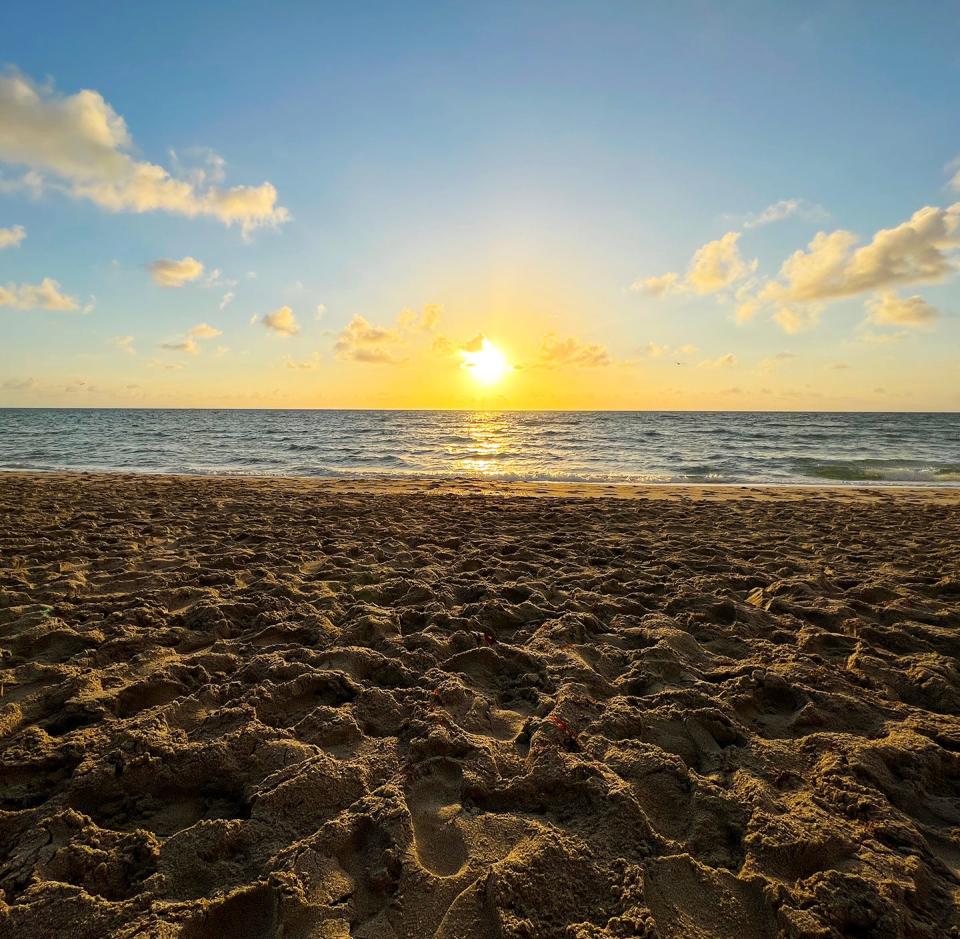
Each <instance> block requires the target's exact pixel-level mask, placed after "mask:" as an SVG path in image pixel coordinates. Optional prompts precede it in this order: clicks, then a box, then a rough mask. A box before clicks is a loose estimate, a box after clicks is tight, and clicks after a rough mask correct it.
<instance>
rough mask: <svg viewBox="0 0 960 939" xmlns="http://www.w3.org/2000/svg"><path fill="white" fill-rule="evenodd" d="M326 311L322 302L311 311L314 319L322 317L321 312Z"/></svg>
mask: <svg viewBox="0 0 960 939" xmlns="http://www.w3.org/2000/svg"><path fill="white" fill-rule="evenodd" d="M326 312H327V306H326V304H324V303H318V304H317V308H316V310H315V311H314V313H313V318H314V319H315V320H320V319H323V314H324V313H326Z"/></svg>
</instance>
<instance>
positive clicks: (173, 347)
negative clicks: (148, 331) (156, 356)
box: [160, 336, 200, 355]
mask: <svg viewBox="0 0 960 939" xmlns="http://www.w3.org/2000/svg"><path fill="white" fill-rule="evenodd" d="M160 348H161V349H166V350H167V351H168V352H186V353H188V354H190V355H198V354H199V352H200V347H199V346H198V345H197V342H196V340H195V339H191V338H190V337H189V336H187V338H186V339H174V340H171V341H170V342H161V343H160Z"/></svg>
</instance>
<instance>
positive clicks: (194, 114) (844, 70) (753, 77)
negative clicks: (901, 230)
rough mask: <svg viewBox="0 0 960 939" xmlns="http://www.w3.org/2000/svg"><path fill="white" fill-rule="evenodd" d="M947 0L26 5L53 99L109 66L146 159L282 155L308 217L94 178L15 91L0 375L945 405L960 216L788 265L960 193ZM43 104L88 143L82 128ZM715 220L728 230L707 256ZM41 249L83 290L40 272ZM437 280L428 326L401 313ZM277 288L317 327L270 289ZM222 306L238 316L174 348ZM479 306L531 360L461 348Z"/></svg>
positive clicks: (959, 395)
mask: <svg viewBox="0 0 960 939" xmlns="http://www.w3.org/2000/svg"><path fill="white" fill-rule="evenodd" d="M956 13H957V10H956V6H955V5H954V4H946V3H944V4H937V3H928V4H924V5H922V6H916V5H909V7H908V5H904V4H894V3H889V4H888V3H869V4H868V3H823V4H803V5H799V4H796V5H793V4H791V5H788V4H781V3H737V4H724V5H720V4H708V3H671V4H637V3H597V2H592V3H589V4H586V3H564V2H559V3H558V2H551V3H513V4H506V3H490V4H483V5H479V4H468V3H429V4H427V3H420V4H417V3H410V4H396V3H390V4H386V3H361V4H351V5H333V4H316V3H284V4H282V5H271V4H265V3H231V4H217V3H206V4H186V3H167V4H164V5H163V6H162V7H161V8H147V7H146V6H145V5H142V4H123V3H109V4H108V3H100V4H97V3H92V4H76V3H58V4H51V3H31V4H26V3H8V4H5V5H4V9H3V11H2V12H0V36H2V37H3V38H2V40H0V61H2V62H3V63H4V64H5V65H6V66H7V67H8V71H7V72H6V73H5V74H6V78H7V81H8V82H10V81H12V80H13V79H12V78H11V76H17V77H18V78H19V80H21V81H24V82H28V83H29V87H31V88H33V89H34V90H35V91H36V94H37V99H38V102H39V103H38V104H37V105H36V107H37V108H38V109H39V108H44V107H48V110H49V107H52V106H53V105H51V102H53V103H54V104H55V103H56V102H63V101H64V100H67V99H69V98H70V97H71V96H74V95H77V93H78V92H81V91H82V90H84V89H88V90H91V91H93V92H96V94H97V95H98V96H99V98H100V99H101V100H102V102H103V103H104V105H105V106H106V107H109V109H111V112H112V113H113V114H115V115H118V116H119V117H121V118H122V120H123V122H124V124H125V127H126V131H127V133H128V138H127V140H126V141H125V142H123V143H122V144H121V145H118V147H117V150H118V152H122V153H123V154H126V158H127V162H126V163H125V164H124V165H125V166H135V165H139V164H141V163H142V164H151V165H153V166H161V167H163V168H164V170H166V171H167V172H169V173H170V175H171V178H181V179H183V178H186V179H197V178H198V177H196V176H195V175H194V176H191V175H190V174H191V172H192V171H196V170H197V169H198V168H202V169H203V170H204V171H205V173H206V174H207V175H206V176H205V177H203V180H202V182H200V183H198V184H197V185H196V187H195V189H196V194H197V195H203V194H204V193H207V192H208V191H210V190H212V189H215V190H222V189H225V188H228V187H232V186H249V187H260V186H261V185H262V184H264V183H267V182H269V184H270V185H271V186H272V187H274V188H275V190H276V198H275V203H274V204H273V210H278V209H280V208H281V207H282V208H284V209H286V210H287V211H288V212H289V218H284V219H281V218H277V217H274V218H273V219H272V220H268V221H263V219H262V218H260V219H258V220H254V222H252V223H250V224H248V226H247V228H248V230H247V232H246V234H245V233H244V231H243V230H242V219H240V218H238V219H236V220H235V221H234V223H233V224H227V223H226V221H227V220H226V219H225V218H224V217H223V216H222V215H220V216H218V215H216V214H210V213H207V211H206V210H205V209H204V210H196V205H199V202H198V201H197V200H196V199H194V201H193V202H192V203H190V205H192V206H194V208H191V209H190V210H189V211H181V210H179V209H177V210H173V209H171V208H169V207H167V208H160V209H156V210H149V211H136V210H135V209H134V206H133V203H132V201H131V200H129V199H128V200H127V202H125V203H124V204H122V205H120V206H119V207H118V206H117V205H115V204H113V205H111V204H108V203H110V202H111V200H113V202H116V200H117V198H118V197H117V196H116V192H117V188H116V187H117V186H118V185H119V183H118V182H117V178H116V176H111V177H110V178H109V180H107V181H106V182H105V183H104V185H109V186H110V187H111V188H110V190H109V194H108V195H102V194H101V195H98V196H97V197H96V198H91V197H90V196H89V195H84V194H82V193H80V192H78V189H77V177H76V176H75V175H73V176H69V175H68V176H64V175H63V172H62V171H61V170H62V165H63V163H62V160H61V163H59V164H57V165H56V166H54V165H53V164H51V162H50V159H51V158H50V157H49V153H50V149H49V147H47V142H45V141H44V140H41V139H40V138H38V142H37V143H36V146H35V148H34V150H32V151H30V152H28V153H26V154H24V153H23V152H22V148H21V150H17V151H16V152H14V148H15V146H16V145H15V144H10V145H8V146H7V149H6V150H5V149H4V144H3V137H2V131H3V123H4V121H7V123H8V130H9V128H10V127H11V126H12V125H13V124H14V123H15V122H16V121H21V120H29V119H30V114H29V113H28V111H24V110H23V109H20V110H17V111H16V113H13V112H10V111H8V112H6V113H5V112H3V111H2V110H0V173H2V176H0V187H2V190H3V191H0V229H2V230H10V231H12V230H14V227H15V226H20V227H22V229H23V230H24V231H25V236H24V237H22V238H20V239H19V240H18V241H16V243H11V244H10V245H9V246H8V247H6V248H3V249H2V250H0V285H7V290H8V293H7V295H6V296H7V298H8V302H7V303H6V305H3V304H2V300H3V296H4V295H3V294H0V324H2V329H3V333H4V347H5V351H4V353H3V359H0V404H5V405H19V404H78V405H79V404H90V405H123V404H133V405H171V406H175V405H178V404H193V405H196V404H201V405H202V404H209V405H211V406H212V405H224V404H235V405H237V406H243V405H248V404H256V405H276V406H285V405H297V406H314V405H315V406H325V405H330V406H350V405H358V406H376V405H396V406H407V405H427V406H430V405H433V406H450V405H472V404H477V403H487V404H490V405H491V406H501V405H504V406H571V407H614V406H623V407H710V406H715V407H758V408H767V407H769V408H792V407H813V408H815V407H824V408H827V407H837V408H877V407H879V408H887V407H889V408H920V409H923V408H948V409H956V408H957V406H958V404H960V382H958V380H957V378H956V375H957V374H958V371H957V366H958V365H960V353H958V351H957V350H958V349H960V341H958V340H960V330H958V327H957V325H956V322H957V319H956V313H957V312H958V311H960V302H958V300H960V297H958V292H957V288H956V282H955V279H954V278H953V277H952V266H953V263H954V259H955V253H954V251H953V247H954V246H953V243H952V242H953V230H952V229H951V230H950V231H949V232H947V233H946V234H944V235H943V236H942V237H941V236H933V235H931V236H930V237H931V238H932V239H933V240H932V241H931V244H932V245H933V246H934V249H935V250H936V251H938V252H939V253H940V254H941V255H942V257H943V258H944V265H945V266H944V267H943V269H939V268H938V269H936V270H934V271H930V270H928V269H925V268H924V269H919V270H915V269H913V268H910V265H911V264H912V263H913V261H915V260H916V257H914V256H908V257H906V258H905V259H903V258H899V257H893V258H892V259H891V258H890V257H888V256H886V255H885V256H884V263H886V262H887V261H889V263H890V265H891V266H890V270H889V271H887V272H886V274H885V273H884V272H876V273H873V274H871V275H870V276H868V277H860V278H859V279H858V276H857V275H856V272H855V271H854V270H853V268H854V267H855V266H856V264H855V263H852V266H850V267H849V269H848V270H847V271H846V274H842V275H838V276H844V277H846V281H845V282H844V283H843V284H838V283H833V284H832V286H827V287H823V285H821V286H820V288H818V290H819V292H816V291H813V290H810V291H807V292H806V294H809V296H807V295H806V294H804V296H803V297H801V292H800V291H799V290H798V289H797V285H796V284H791V283H790V282H789V278H788V277H786V275H784V274H782V273H778V272H780V271H781V265H782V264H783V263H784V261H785V260H786V259H787V258H788V257H789V256H790V255H791V254H792V253H793V252H795V251H798V250H804V251H808V250H809V249H808V248H807V246H808V243H809V242H810V241H811V239H812V238H813V237H814V236H815V234H816V233H817V232H818V231H823V232H826V233H830V232H835V231H848V232H851V233H853V234H854V235H856V236H858V237H859V239H860V241H859V242H858V243H857V245H855V246H854V245H851V247H850V249H849V251H850V253H852V252H853V251H855V250H856V247H860V246H863V245H869V244H871V239H873V238H874V236H875V234H876V233H877V232H878V231H879V230H880V229H895V228H896V227H897V226H900V225H902V224H903V223H906V222H908V220H910V219H911V217H912V216H913V215H914V213H915V212H917V211H918V210H920V209H922V208H923V207H925V206H933V207H938V208H939V209H941V210H943V211H944V212H947V210H948V207H949V206H951V205H953V204H955V203H957V202H958V200H960V194H958V192H957V191H956V190H955V189H952V188H951V185H950V181H951V178H952V176H953V174H954V173H955V172H956V169H955V168H953V169H951V167H950V164H951V161H952V160H953V159H954V158H956V157H957V156H958V154H960V135H958V133H957V130H956V100H957V92H958V90H960V85H958V78H960V43H958V41H957V40H958V38H960V36H958V33H960V28H958V22H960V18H958V17H957V15H956ZM51 113H52V112H51ZM11 114H12V115H13V116H11ZM45 127H46V125H45ZM13 129H14V130H16V127H14V128H13ZM44 132H45V133H51V134H53V133H56V134H59V136H57V137H56V141H55V145H56V146H58V147H60V148H61V152H60V155H61V156H62V151H63V150H64V149H65V150H66V151H69V155H70V156H71V164H70V165H71V166H73V165H74V163H75V161H73V160H72V156H73V155H74V154H76V153H81V152H82V145H83V143H84V142H83V141H82V140H74V139H71V138H70V137H69V133H70V132H72V131H71V129H70V128H66V130H64V132H63V133H62V134H61V133H60V130H59V129H57V128H51V127H46V130H45V131H44ZM50 146H53V144H50ZM28 149H29V148H28ZM171 151H174V152H175V153H176V157H174V156H173V155H172V154H171ZM211 153H213V154H217V155H218V156H219V158H221V159H222V160H223V161H225V164H224V167H223V170H222V172H219V171H216V168H215V164H213V163H212V162H211V157H210V154H211ZM58 159H60V157H59V156H58ZM57 167H60V169H58V168H57ZM31 171H32V172H33V176H31V177H30V180H33V184H32V185H28V183H29V182H30V180H26V178H25V176H24V174H26V173H29V172H31ZM126 171H127V170H126V169H123V172H126ZM84 172H85V171H84ZM98 172H99V170H98ZM110 172H113V170H111V171H110ZM221 176H222V178H221ZM37 177H39V178H41V179H43V181H44V182H43V184H42V187H41V189H42V191H39V192H38V185H37V184H36V178H37ZM90 178H91V177H89V175H85V176H84V177H83V179H84V184H87V183H89V181H90ZM3 184H5V185H3ZM97 185H101V180H100V178H99V177H98V178H97ZM98 191H99V192H101V193H102V192H103V190H98ZM124 198H126V197H124ZM190 198H193V196H191V197H190ZM120 201H121V202H123V199H121V200H120ZM777 204H780V205H781V206H782V208H781V210H780V212H779V214H782V215H784V217H783V218H781V219H779V220H776V221H772V222H770V223H769V224H756V219H757V217H758V216H760V215H761V213H763V211H764V210H765V209H767V207H769V206H774V205H777ZM777 214H778V213H777V212H776V211H774V212H773V213H771V215H777ZM751 219H752V220H753V221H751ZM953 219H954V215H950V214H949V213H948V214H946V215H944V216H943V219H941V220H940V221H941V222H942V223H943V225H945V226H946V228H947V229H950V227H951V226H952V224H953ZM727 232H737V233H739V237H738V238H737V239H736V257H735V258H733V257H732V256H731V255H730V253H729V251H727V253H726V254H722V255H721V254H718V255H717V256H716V258H715V261H716V263H717V264H719V267H718V268H715V269H714V271H713V275H715V276H713V279H712V280H702V281H700V282H698V283H695V282H694V280H691V279H689V278H688V279H687V280H686V281H685V280H684V279H683V278H684V276H685V271H686V270H687V269H688V266H689V265H690V264H691V262H692V259H693V257H694V255H695V253H696V252H697V251H698V249H700V248H701V247H703V246H705V245H708V244H710V243H711V242H714V241H716V240H718V239H721V238H722V236H724V234H725V233H727ZM13 237H14V236H9V237H8V241H12V240H13ZM924 237H926V235H924ZM0 239H2V236H0ZM727 244H728V245H729V243H727ZM724 250H726V249H724ZM907 250H912V249H907ZM184 258H192V259H196V260H198V261H199V262H201V264H202V265H203V273H202V274H200V275H198V276H197V277H195V278H194V279H192V280H186V281H184V282H183V284H182V286H179V287H169V286H168V287H162V286H159V285H158V284H157V282H156V279H155V277H154V276H153V274H152V271H151V268H150V265H152V264H154V262H156V261H158V260H164V259H166V260H175V261H180V260H182V259H184ZM754 261H756V264H755V265H754V264H753V262H754ZM866 261H867V262H871V263H872V261H871V259H870V258H868V259H866ZM901 262H902V263H901ZM857 263H859V262H857ZM903 263H905V264H906V265H907V268H908V270H907V271H906V273H903V270H902V269H901V268H902V264H903ZM215 271H219V272H220V273H219V275H217V276H214V273H213V272H215ZM668 272H675V273H676V274H677V275H678V278H677V282H676V285H675V288H674V287H671V288H670V289H669V290H666V291H663V292H661V293H659V294H658V293H655V292H654V291H653V290H652V289H650V288H649V287H648V286H645V284H646V282H647V281H648V280H649V279H650V278H656V277H659V276H661V275H663V274H665V273H668ZM254 275H255V276H254ZM735 275H736V276H735ZM44 278H52V279H53V280H55V281H56V282H57V283H58V284H59V290H60V291H61V293H62V294H63V295H65V296H67V297H70V298H72V299H73V300H74V301H75V305H76V308H75V309H72V310H66V309H61V310H58V309H45V308H44V303H45V302H44V301H43V299H42V298H41V299H40V300H39V301H37V300H36V297H35V293H34V292H30V291H24V290H23V285H28V286H29V285H39V284H41V283H42V282H43V280H44ZM778 281H779V283H780V286H781V289H779V292H778V290H777V289H774V288H770V287H769V284H770V282H778ZM784 284H786V286H784ZM857 285H860V286H862V288H863V289H856V288H857ZM764 290H766V293H764ZM228 294H229V295H232V296H231V298H230V300H229V301H228V302H226V303H224V298H226V297H227V295H228ZM814 294H815V295H814ZM761 296H762V297H763V300H762V302H761V303H760V307H761V309H759V310H758V311H757V312H755V313H753V314H752V315H750V316H749V317H748V316H746V315H745V314H743V315H741V314H740V313H738V310H744V309H745V307H744V304H745V303H747V302H752V301H753V300H754V299H756V298H758V297H761ZM11 298H12V299H11ZM798 298H799V299H798ZM913 298H919V299H920V300H921V301H922V303H923V304H925V306H920V305H917V304H916V303H914V304H913V305H912V306H910V305H909V303H908V301H911V300H912V299H913ZM321 304H322V305H323V307H325V310H324V312H323V313H322V314H321V315H320V316H319V318H318V316H317V312H316V311H317V308H318V306H319V305H321ZM47 305H49V303H48V304H47ZM221 305H222V309H221ZM427 306H430V307H431V308H434V307H440V308H442V313H440V314H439V316H438V317H436V320H437V322H436V323H435V324H433V325H432V326H431V327H430V328H427V327H425V326H424V327H423V328H420V327H416V328H414V327H411V326H405V325H403V320H402V318H401V319H398V316H399V315H400V314H401V311H403V310H413V311H417V313H418V315H419V314H420V312H421V311H422V310H423V309H424V308H425V307H427ZM284 307H288V308H289V309H290V312H291V315H292V317H293V318H294V319H293V321H294V322H295V323H296V326H297V327H298V329H297V331H296V332H293V331H292V330H287V331H283V330H276V329H271V328H270V327H269V322H271V321H269V320H266V319H265V318H266V317H267V316H269V315H270V314H271V313H274V312H276V311H277V310H279V309H282V308H284ZM784 308H788V309H789V310H790V315H791V316H792V317H793V318H792V319H790V318H788V317H785V316H784V315H782V310H783V309H784ZM871 311H872V312H871ZM878 311H880V312H878ZM356 317H362V323H363V324H366V325H365V326H360V327H357V326H356V319H355V318H356ZM738 317H739V319H740V321H739V322H738ZM407 319H409V317H407ZM351 323H354V327H355V328H353V329H352V330H351V328H350V324H351ZM785 323H791V324H792V325H793V326H794V327H796V328H795V329H793V330H792V331H788V330H787V329H785V327H784V324H785ZM202 324H206V325H207V326H209V327H211V328H212V330H213V331H216V332H217V333H218V335H216V336H210V337H206V338H200V339H198V340H197V341H195V342H194V343H193V348H192V349H191V348H189V347H188V346H185V347H184V348H183V349H180V350H177V349H176V348H164V346H168V347H175V346H177V345H178V344H180V345H183V344H184V343H186V341H187V340H188V339H189V338H190V335H191V330H194V329H196V327H197V326H199V325H202ZM478 334H483V335H485V336H488V337H490V338H491V339H492V340H493V341H495V342H497V343H498V344H499V345H501V346H502V347H503V348H504V349H505V350H507V351H508V353H509V355H510V357H511V360H512V361H514V362H515V364H516V365H517V369H516V371H515V372H514V373H513V374H512V375H511V377H510V378H509V380H508V381H505V382H504V383H503V384H502V385H501V386H499V387H497V388H496V389H481V388H476V387H472V386H471V385H470V383H469V382H465V381H463V380H462V375H461V374H460V373H461V372H462V371H463V369H461V368H459V365H460V364H461V363H460V362H459V360H458V359H457V351H458V349H460V348H465V347H466V346H467V344H468V343H469V342H470V341H471V340H472V339H473V338H474V337H476V336H477V335H478ZM124 337H133V339H132V340H130V341H129V342H126V343H124V342H122V341H121V340H123V339H124ZM549 337H553V338H552V339H550V338H549ZM441 340H442V341H441ZM694 348H695V351H691V350H693V349H694ZM131 350H135V352H132V351H131ZM558 350H559V351H558ZM598 350H602V352H601V351H598ZM722 361H723V362H724V363H725V364H722V365H718V364H717V363H720V362H722ZM677 362H680V363H681V364H682V365H683V368H682V369H678V368H677V365H676V363H677ZM297 364H299V365H300V366H302V367H292V366H293V365H297ZM878 389H882V390H878Z"/></svg>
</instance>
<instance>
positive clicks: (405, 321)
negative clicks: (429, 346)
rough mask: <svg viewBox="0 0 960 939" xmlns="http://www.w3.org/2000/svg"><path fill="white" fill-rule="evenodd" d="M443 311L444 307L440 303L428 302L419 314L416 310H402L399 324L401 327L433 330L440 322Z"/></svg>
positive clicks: (398, 319)
mask: <svg viewBox="0 0 960 939" xmlns="http://www.w3.org/2000/svg"><path fill="white" fill-rule="evenodd" d="M442 312H443V307H442V306H440V304H439V303H428V304H427V305H426V306H425V307H424V308H423V312H422V313H420V314H419V315H418V314H417V312H416V310H409V309H407V310H401V311H400V313H399V315H398V316H397V326H398V327H399V328H400V329H406V330H416V331H419V332H425V333H429V332H433V330H435V329H436V328H437V324H438V323H439V322H440V314H441V313H442Z"/></svg>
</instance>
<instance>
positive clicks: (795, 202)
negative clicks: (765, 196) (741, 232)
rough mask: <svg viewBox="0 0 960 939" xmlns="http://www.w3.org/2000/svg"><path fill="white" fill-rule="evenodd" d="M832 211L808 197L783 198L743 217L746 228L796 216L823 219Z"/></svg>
mask: <svg viewBox="0 0 960 939" xmlns="http://www.w3.org/2000/svg"><path fill="white" fill-rule="evenodd" d="M829 215H830V213H829V212H827V210H826V209H825V208H824V207H823V206H822V205H816V204H815V203H812V202H807V201H806V199H781V200H780V201H779V202H774V203H773V204H772V205H768V206H767V207H766V208H765V209H763V211H761V212H757V213H756V214H754V215H747V216H746V217H745V218H744V219H743V227H744V228H761V227H763V226H764V225H772V224H773V223H774V222H782V221H783V220H784V219H788V218H792V217H796V218H802V219H807V220H809V221H822V220H823V219H826V218H829Z"/></svg>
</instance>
